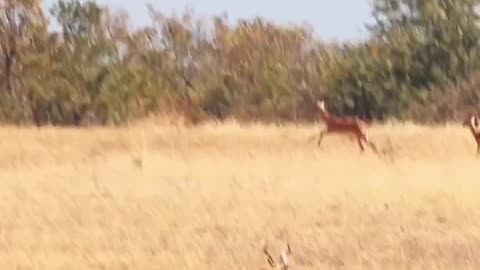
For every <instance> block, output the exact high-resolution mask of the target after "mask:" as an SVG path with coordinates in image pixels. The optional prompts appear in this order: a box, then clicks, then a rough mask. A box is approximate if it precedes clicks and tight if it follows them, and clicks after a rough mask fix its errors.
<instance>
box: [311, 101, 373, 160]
mask: <svg viewBox="0 0 480 270" xmlns="http://www.w3.org/2000/svg"><path fill="white" fill-rule="evenodd" d="M317 107H318V108H319V109H320V118H321V119H322V120H323V121H324V122H325V124H326V126H327V127H326V129H325V130H322V131H321V132H320V137H319V138H318V143H317V146H318V147H320V144H321V143H322V139H323V137H324V136H325V135H327V134H329V133H337V134H344V135H353V136H355V138H356V139H357V142H358V146H360V150H361V151H362V152H363V151H365V147H364V146H363V144H362V141H364V142H365V143H367V144H368V145H369V146H370V147H371V148H372V149H373V151H375V153H376V154H377V155H378V150H377V147H376V146H375V144H374V143H372V142H370V141H369V140H368V136H367V130H366V125H367V124H366V123H365V122H364V121H362V120H361V119H359V118H358V117H356V116H354V117H339V116H335V115H331V114H330V113H329V112H328V111H327V110H326V109H325V102H324V101H323V100H318V101H317Z"/></svg>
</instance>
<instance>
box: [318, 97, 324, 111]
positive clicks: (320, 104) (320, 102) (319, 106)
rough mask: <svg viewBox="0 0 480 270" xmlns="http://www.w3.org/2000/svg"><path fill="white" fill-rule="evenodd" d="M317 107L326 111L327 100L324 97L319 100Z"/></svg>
mask: <svg viewBox="0 0 480 270" xmlns="http://www.w3.org/2000/svg"><path fill="white" fill-rule="evenodd" d="M317 107H318V108H319V109H320V110H321V111H325V101H324V100H323V99H322V100H317Z"/></svg>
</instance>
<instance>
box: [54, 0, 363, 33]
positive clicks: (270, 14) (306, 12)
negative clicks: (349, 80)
mask: <svg viewBox="0 0 480 270" xmlns="http://www.w3.org/2000/svg"><path fill="white" fill-rule="evenodd" d="M55 2H56V1H55V0H45V5H46V6H50V5H51V4H52V3H55ZM96 2H97V3H99V4H102V5H108V6H110V7H112V8H123V9H125V10H126V11H127V12H128V13H129V15H130V17H131V18H132V21H133V23H134V24H135V25H138V26H141V25H145V24H147V23H148V22H149V18H148V13H147V9H146V4H147V3H151V4H153V5H154V6H155V7H156V9H158V10H160V11H162V12H164V13H167V14H171V13H172V12H177V14H178V13H180V12H182V11H183V10H185V7H189V8H193V10H194V12H195V14H197V15H198V16H211V15H219V14H221V13H224V12H225V13H227V14H228V17H229V20H230V21H231V22H236V21H237V20H238V19H248V18H252V17H256V16H261V17H263V18H267V19H269V20H272V21H274V22H277V23H281V24H290V23H295V24H302V23H308V24H309V25H311V26H312V27H313V29H314V32H315V34H316V36H317V37H318V38H320V39H323V40H331V41H335V40H336V41H345V40H350V41H355V40H359V39H362V38H363V37H365V36H366V31H365V27H364V25H365V23H368V22H371V10H370V9H371V0H283V1H280V0H149V1H147V0H96Z"/></svg>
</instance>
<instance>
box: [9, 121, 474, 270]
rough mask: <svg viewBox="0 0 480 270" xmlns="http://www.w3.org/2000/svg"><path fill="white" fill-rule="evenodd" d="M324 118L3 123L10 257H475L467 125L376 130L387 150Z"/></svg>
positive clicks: (253, 262) (111, 260)
mask: <svg viewBox="0 0 480 270" xmlns="http://www.w3.org/2000/svg"><path fill="white" fill-rule="evenodd" d="M316 134H317V129H316V128H315V127H312V126H285V127H275V126H265V125H249V126H242V125H240V124H237V123H228V124H223V125H215V124H207V125H203V126H200V127H186V126H182V125H175V124H171V123H165V122H163V123H143V124H139V125H136V126H132V127H129V128H118V129H96V128H92V129H83V130H77V129H58V128H44V129H40V130H38V129H34V128H32V129H28V128H14V127H3V128H2V129H0V144H1V146H0V168H1V170H0V179H1V181H0V185H1V186H0V216H1V217H2V218H1V219H0V266H1V269H49V270H54V269H142V270H145V269H260V268H262V267H266V266H267V264H266V261H265V259H264V257H263V254H262V247H263V245H264V244H265V243H268V244H269V246H270V247H271V249H272V251H277V250H278V249H279V248H280V247H281V246H280V244H281V241H283V239H284V238H286V239H288V240H289V241H290V244H291V247H292V251H293V267H294V269H429V270H431V269H479V267H480V229H479V227H478V224H479V223H480V208H479V206H480V198H479V197H478V194H479V192H480V179H479V177H478V175H479V172H480V158H476V157H475V150H476V149H475V144H474V141H473V138H471V136H470V134H469V133H468V130H467V129H465V128H461V127H459V126H454V125H452V126H446V127H418V126H414V125H409V124H402V125H391V126H381V127H374V128H373V129H372V130H371V135H370V137H371V139H372V140H373V141H374V142H376V143H377V145H378V147H379V148H380V149H381V150H382V153H383V155H382V156H381V157H380V158H379V157H377V156H376V155H374V154H373V153H371V152H367V153H364V154H360V151H359V149H358V146H357V145H356V143H355V142H354V141H350V140H348V139H346V138H342V137H336V136H327V137H325V139H324V141H323V143H322V148H321V149H318V148H316V147H315V142H314V137H313V136H314V135H316Z"/></svg>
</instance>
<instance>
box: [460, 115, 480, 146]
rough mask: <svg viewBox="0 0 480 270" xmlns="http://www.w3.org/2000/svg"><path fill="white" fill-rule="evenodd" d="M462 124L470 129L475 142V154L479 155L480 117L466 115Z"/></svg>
mask: <svg viewBox="0 0 480 270" xmlns="http://www.w3.org/2000/svg"><path fill="white" fill-rule="evenodd" d="M463 126H466V127H468V128H469V129H470V132H471V133H472V135H473V138H474V139H475V142H476V143H477V154H478V155H480V119H479V117H478V116H476V115H474V114H470V115H468V117H467V118H466V119H465V120H464V121H463Z"/></svg>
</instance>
